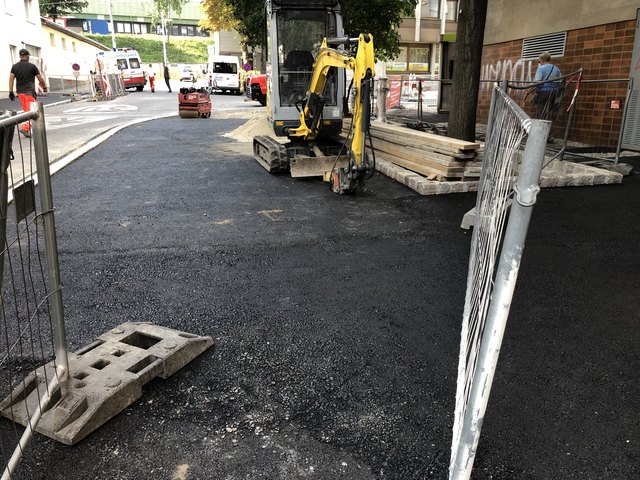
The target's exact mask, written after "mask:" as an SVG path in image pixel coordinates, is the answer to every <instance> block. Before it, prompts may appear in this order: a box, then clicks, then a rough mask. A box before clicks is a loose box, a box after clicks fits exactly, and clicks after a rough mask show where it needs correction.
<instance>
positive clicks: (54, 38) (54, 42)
mask: <svg viewBox="0 0 640 480" xmlns="http://www.w3.org/2000/svg"><path fill="white" fill-rule="evenodd" d="M49 43H51V46H52V47H55V46H56V36H55V35H54V34H53V33H50V34H49Z"/></svg>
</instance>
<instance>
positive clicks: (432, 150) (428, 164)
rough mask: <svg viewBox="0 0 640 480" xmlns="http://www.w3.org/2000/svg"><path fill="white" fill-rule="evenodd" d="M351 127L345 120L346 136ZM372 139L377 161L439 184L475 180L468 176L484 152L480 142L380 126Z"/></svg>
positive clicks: (373, 126)
mask: <svg viewBox="0 0 640 480" xmlns="http://www.w3.org/2000/svg"><path fill="white" fill-rule="evenodd" d="M349 123H350V122H349V120H348V119H345V122H344V127H343V134H344V135H346V134H347V132H348V131H349V128H350V124H349ZM371 139H372V143H373V148H374V149H375V152H376V157H381V158H382V159H383V160H386V161H387V162H391V163H393V164H395V165H398V166H400V167H403V168H405V169H407V170H410V171H412V172H415V173H417V174H419V175H421V176H424V177H426V178H427V179H428V180H436V181H447V180H457V181H459V180H462V178H463V177H465V176H473V174H472V175H468V174H469V173H471V169H469V168H467V165H468V163H470V162H474V163H475V162H476V161H477V158H476V152H477V151H478V150H479V148H480V144H479V143H476V142H467V141H464V140H457V139H455V138H449V137H443V136H441V135H436V134H434V133H427V132H421V131H418V130H412V129H410V128H406V127H402V126H399V125H393V124H389V123H378V122H372V123H371ZM367 146H369V145H368V143H367ZM476 165H477V164H476ZM474 166H475V165H474ZM473 170H475V169H473ZM474 173H475V172H474Z"/></svg>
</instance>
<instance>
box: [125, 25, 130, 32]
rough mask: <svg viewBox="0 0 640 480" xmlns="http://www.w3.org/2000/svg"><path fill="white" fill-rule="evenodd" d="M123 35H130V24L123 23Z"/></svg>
mask: <svg viewBox="0 0 640 480" xmlns="http://www.w3.org/2000/svg"><path fill="white" fill-rule="evenodd" d="M124 33H131V24H130V23H125V24H124Z"/></svg>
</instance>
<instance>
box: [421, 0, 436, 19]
mask: <svg viewBox="0 0 640 480" xmlns="http://www.w3.org/2000/svg"><path fill="white" fill-rule="evenodd" d="M439 5H440V0H422V3H421V12H422V15H421V16H422V18H438V10H439V9H438V7H439Z"/></svg>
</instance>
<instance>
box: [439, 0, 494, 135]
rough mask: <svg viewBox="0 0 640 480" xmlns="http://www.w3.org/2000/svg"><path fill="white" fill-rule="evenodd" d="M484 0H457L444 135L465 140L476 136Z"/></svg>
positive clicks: (485, 9) (485, 11) (484, 12)
mask: <svg viewBox="0 0 640 480" xmlns="http://www.w3.org/2000/svg"><path fill="white" fill-rule="evenodd" d="M487 1H488V0H461V1H460V2H459V3H458V8H459V10H458V31H457V35H456V57H455V61H454V64H453V81H452V85H451V108H450V111H449V127H448V136H449V137H452V138H459V139H461V140H467V141H475V139H476V108H477V106H478V91H479V89H480V66H481V61H482V43H483V40H484V25H485V21H486V18H487Z"/></svg>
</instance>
